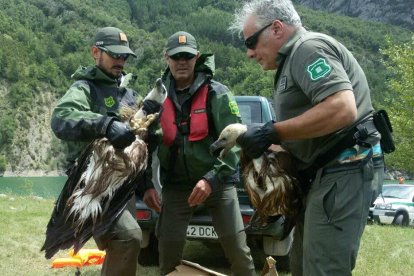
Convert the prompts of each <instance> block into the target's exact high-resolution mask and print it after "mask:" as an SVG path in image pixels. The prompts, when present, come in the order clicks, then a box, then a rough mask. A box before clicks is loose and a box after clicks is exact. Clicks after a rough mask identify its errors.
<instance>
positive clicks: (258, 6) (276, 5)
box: [229, 0, 302, 37]
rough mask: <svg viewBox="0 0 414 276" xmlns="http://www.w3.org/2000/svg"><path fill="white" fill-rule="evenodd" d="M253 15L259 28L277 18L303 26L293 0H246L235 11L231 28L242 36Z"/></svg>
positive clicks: (290, 23) (293, 24) (288, 23)
mask: <svg viewBox="0 0 414 276" xmlns="http://www.w3.org/2000/svg"><path fill="white" fill-rule="evenodd" d="M252 15H253V16H254V17H255V19H256V21H255V23H256V27H257V28H258V29H259V28H262V27H264V26H265V25H266V24H269V23H270V22H272V21H273V20H276V19H279V20H281V21H283V23H285V24H287V25H292V26H296V27H300V26H302V22H301V20H300V17H299V14H298V13H297V11H296V10H295V7H294V6H293V4H292V1H291V0H253V1H249V2H246V3H245V4H244V5H243V7H242V8H241V9H239V10H237V11H236V12H235V14H234V20H233V22H232V24H231V25H230V27H229V30H230V31H231V32H232V33H236V34H238V35H239V36H240V37H242V32H243V27H244V25H245V23H246V20H247V19H248V18H249V17H250V16H252Z"/></svg>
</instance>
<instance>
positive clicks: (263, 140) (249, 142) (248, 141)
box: [237, 121, 280, 159]
mask: <svg viewBox="0 0 414 276" xmlns="http://www.w3.org/2000/svg"><path fill="white" fill-rule="evenodd" d="M273 124H274V121H269V122H267V123H266V124H252V125H250V126H248V127H247V131H246V132H245V133H243V134H242V135H240V136H239V137H238V138H237V143H238V144H239V145H240V147H241V148H242V149H243V153H244V154H245V155H246V156H247V157H248V158H251V159H254V158H258V157H259V156H260V155H262V154H263V153H264V152H265V151H266V150H267V149H268V148H269V147H270V145H271V144H275V145H278V144H280V140H279V138H278V137H277V133H276V128H275V127H274V126H273Z"/></svg>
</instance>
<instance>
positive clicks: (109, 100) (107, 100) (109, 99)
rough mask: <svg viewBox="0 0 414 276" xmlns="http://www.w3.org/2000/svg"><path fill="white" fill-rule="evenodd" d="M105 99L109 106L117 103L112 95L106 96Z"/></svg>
mask: <svg viewBox="0 0 414 276" xmlns="http://www.w3.org/2000/svg"><path fill="white" fill-rule="evenodd" d="M104 100H105V105H106V106H107V107H112V106H113V105H114V104H115V100H114V98H113V97H112V96H110V97H108V98H104Z"/></svg>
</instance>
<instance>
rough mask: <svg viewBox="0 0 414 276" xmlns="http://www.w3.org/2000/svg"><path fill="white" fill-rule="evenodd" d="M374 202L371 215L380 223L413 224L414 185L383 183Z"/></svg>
mask: <svg viewBox="0 0 414 276" xmlns="http://www.w3.org/2000/svg"><path fill="white" fill-rule="evenodd" d="M374 204H375V207H374V211H373V217H374V219H375V220H377V221H379V222H380V223H383V224H394V225H401V226H408V225H411V226H414V185H407V184H395V185H394V184H392V185H384V186H383V188H382V193H381V194H380V195H379V197H378V198H377V199H376V200H375V202H374Z"/></svg>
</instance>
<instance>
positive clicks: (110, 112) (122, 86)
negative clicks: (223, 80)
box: [51, 27, 160, 275]
mask: <svg viewBox="0 0 414 276" xmlns="http://www.w3.org/2000/svg"><path fill="white" fill-rule="evenodd" d="M91 54H92V56H93V58H94V59H95V65H94V66H90V67H82V66H81V67H79V68H78V69H77V70H76V72H75V73H74V74H73V75H72V78H73V79H75V80H76V81H75V82H74V83H73V84H72V86H71V87H70V88H69V90H68V91H67V92H66V94H65V95H64V96H63V97H62V98H61V99H60V101H59V102H58V104H57V106H56V108H55V109H54V111H53V114H52V121H51V126H52V129H53V132H54V133H55V135H56V136H57V137H58V138H59V139H62V140H65V141H66V142H67V145H68V150H69V153H68V155H67V156H68V161H69V162H68V163H69V164H68V171H67V173H68V174H69V172H70V170H71V168H73V166H75V162H76V158H77V157H78V156H79V155H80V153H81V151H82V149H83V148H84V147H85V146H87V145H88V144H89V143H90V142H91V141H93V140H94V139H97V138H103V137H106V138H107V139H108V140H109V141H110V143H111V144H112V145H113V146H114V147H115V148H116V149H124V148H125V147H127V146H129V145H130V144H131V143H132V142H133V141H134V140H135V135H134V134H133V133H132V132H131V130H130V129H129V128H128V127H127V126H126V125H125V124H124V123H122V122H120V118H119V113H120V109H121V107H123V106H129V107H131V108H134V109H137V106H138V104H139V103H140V102H141V101H142V99H141V97H140V96H139V95H138V93H137V92H136V91H134V90H132V89H129V88H126V85H127V83H128V80H131V79H133V77H132V74H128V75H126V74H125V73H124V72H123V69H124V65H125V62H126V60H127V59H128V58H129V57H130V56H133V57H136V55H135V53H134V52H133V51H132V50H131V49H130V48H129V43H128V39H127V36H126V35H125V33H124V32H122V31H121V30H120V29H118V28H114V27H105V28H102V29H100V30H99V31H98V33H97V34H96V36H95V38H94V42H93V45H92V47H91ZM159 108H160V106H159V104H157V103H155V102H152V101H145V102H144V109H145V111H146V112H147V113H154V112H157V111H158V110H159ZM94 239H95V241H96V243H97V245H98V247H99V249H101V250H106V257H105V262H104V264H103V266H102V275H135V274H136V268H137V258H138V254H139V251H140V243H141V240H142V233H141V229H140V227H139V225H138V223H137V221H136V219H135V196H134V195H133V194H131V199H130V201H129V202H128V204H127V206H126V208H125V209H124V210H120V215H119V216H118V218H117V220H115V222H114V223H113V225H112V226H111V227H110V228H109V230H108V231H107V232H106V233H104V234H103V235H101V236H94Z"/></svg>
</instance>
